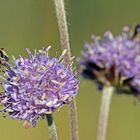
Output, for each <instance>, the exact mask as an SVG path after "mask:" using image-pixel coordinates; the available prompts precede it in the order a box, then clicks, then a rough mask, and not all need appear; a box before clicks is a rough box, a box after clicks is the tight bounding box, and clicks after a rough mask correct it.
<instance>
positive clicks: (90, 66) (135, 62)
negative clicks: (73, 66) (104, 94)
mask: <svg viewBox="0 0 140 140" xmlns="http://www.w3.org/2000/svg"><path fill="white" fill-rule="evenodd" d="M139 27H140V26H136V27H135V31H134V32H132V30H131V29H130V28H129V27H124V29H123V32H122V34H121V35H118V36H113V34H112V33H111V32H109V31H107V32H106V33H105V34H104V37H103V38H102V39H101V38H100V37H97V36H94V35H93V36H92V39H93V43H92V44H88V43H86V44H85V46H84V51H83V52H82V58H81V60H80V72H81V74H82V75H83V76H84V77H85V78H89V79H92V80H95V81H96V82H97V83H98V86H99V87H101V88H102V87H103V85H105V84H107V85H108V84H111V85H113V86H115V87H117V88H116V89H119V91H120V89H123V91H127V93H132V94H135V95H139V93H140V42H139V36H138V33H139ZM126 89H127V90H126ZM130 89H132V90H133V92H128V91H130ZM132 90H131V91H132Z"/></svg>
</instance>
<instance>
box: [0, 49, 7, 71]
mask: <svg viewBox="0 0 140 140" xmlns="http://www.w3.org/2000/svg"><path fill="white" fill-rule="evenodd" d="M8 61H9V57H8V55H7V54H6V52H5V51H4V48H0V72H4V71H5V69H9V65H8Z"/></svg>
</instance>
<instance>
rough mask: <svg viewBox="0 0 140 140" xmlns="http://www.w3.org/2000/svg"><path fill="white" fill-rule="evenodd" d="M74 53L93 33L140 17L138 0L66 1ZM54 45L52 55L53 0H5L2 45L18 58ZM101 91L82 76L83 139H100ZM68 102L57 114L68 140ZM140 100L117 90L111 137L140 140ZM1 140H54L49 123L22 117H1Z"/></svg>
mask: <svg viewBox="0 0 140 140" xmlns="http://www.w3.org/2000/svg"><path fill="white" fill-rule="evenodd" d="M65 2H66V4H65V5H66V10H67V18H68V23H69V32H70V43H71V50H72V53H73V55H75V56H79V55H80V51H81V49H82V47H83V44H84V42H85V41H90V36H91V34H97V35H102V34H103V33H104V32H105V31H106V30H111V31H112V32H113V33H114V34H117V33H120V32H121V29H122V27H123V26H124V25H132V24H136V23H139V22H140V1H139V0H133V1H132V0H105V1H103V0H65ZM48 45H51V46H52V49H51V54H52V55H55V53H56V51H58V52H59V54H60V53H61V49H60V42H59V33H58V29H57V23H56V17H55V10H54V4H53V0H0V47H3V48H4V49H5V50H6V52H7V53H8V54H9V56H11V55H15V56H16V57H18V55H19V54H21V55H23V56H25V55H27V54H26V51H25V48H31V49H32V50H33V49H34V48H38V49H39V48H41V47H43V46H48ZM100 101H101V93H99V92H98V91H97V89H96V86H95V85H94V83H93V82H92V81H88V80H84V79H82V78H80V90H79V94H78V96H77V106H78V123H79V134H80V140H95V139H96V133H97V123H98V115H99V105H100ZM67 109H68V108H67V106H65V107H64V108H62V109H60V110H59V111H57V112H56V113H55V114H54V116H55V120H56V125H57V129H58V135H59V140H69V139H70V138H69V121H68V110H67ZM139 131H140V104H137V103H136V102H135V99H134V97H131V96H123V95H121V96H118V95H114V96H113V99H112V104H111V111H110V118H109V126H108V133H107V140H139V139H140V132H139ZM0 139H1V140H2V139H3V140H39V139H41V140H49V137H48V128H47V122H46V121H45V120H39V121H38V123H37V127H36V128H32V127H31V128H29V129H24V128H23V127H22V122H20V121H16V120H11V119H9V118H3V117H2V116H0Z"/></svg>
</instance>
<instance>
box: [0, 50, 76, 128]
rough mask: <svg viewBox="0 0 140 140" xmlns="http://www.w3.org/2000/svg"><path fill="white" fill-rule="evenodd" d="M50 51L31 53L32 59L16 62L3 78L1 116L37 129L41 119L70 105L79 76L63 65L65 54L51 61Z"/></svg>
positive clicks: (0, 98)
mask: <svg viewBox="0 0 140 140" xmlns="http://www.w3.org/2000/svg"><path fill="white" fill-rule="evenodd" d="M49 49H50V47H48V48H46V49H45V48H43V49H42V50H39V51H37V50H35V52H34V53H32V52H31V51H30V50H29V49H27V52H28V54H29V57H22V56H20V57H19V58H17V59H15V60H14V61H13V62H12V63H11V65H12V67H10V69H7V70H6V72H5V74H4V77H3V81H2V86H3V89H4V92H2V93H1V95H0V103H1V104H2V105H3V107H4V108H3V109H2V110H1V112H2V113H3V114H4V115H7V116H10V117H11V118H13V119H19V120H23V121H25V122H24V127H25V128H28V127H29V126H30V123H32V125H33V127H35V126H36V122H37V120H38V118H39V117H41V118H45V115H46V114H51V113H53V112H54V111H55V110H58V109H59V108H61V107H62V106H63V105H64V104H68V103H69V102H70V101H71V99H72V98H73V97H74V96H76V94H77V91H78V78H77V73H76V72H75V71H71V70H70V64H69V65H65V64H64V63H63V56H64V53H62V55H61V56H60V57H59V58H57V57H50V56H49V54H48V53H49ZM9 65H10V64H9Z"/></svg>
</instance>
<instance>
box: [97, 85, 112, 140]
mask: <svg viewBox="0 0 140 140" xmlns="http://www.w3.org/2000/svg"><path fill="white" fill-rule="evenodd" d="M113 92H114V88H113V87H112V86H105V87H104V89H103V95H102V101H101V107H100V116H99V124H98V134H97V140H105V139H106V131H107V126H108V117H109V111H110V103H111V99H112V95H113Z"/></svg>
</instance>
